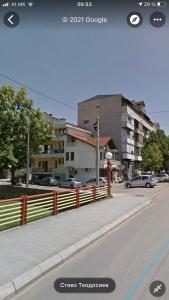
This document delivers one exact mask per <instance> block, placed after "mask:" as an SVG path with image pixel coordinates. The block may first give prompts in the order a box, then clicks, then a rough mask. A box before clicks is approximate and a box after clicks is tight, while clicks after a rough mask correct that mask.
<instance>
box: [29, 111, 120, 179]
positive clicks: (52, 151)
mask: <svg viewBox="0 0 169 300" xmlns="http://www.w3.org/2000/svg"><path fill="white" fill-rule="evenodd" d="M45 118H46V119H47V120H48V121H49V122H50V123H52V124H53V126H54V135H53V137H52V139H51V141H50V143H49V144H48V145H44V146H43V148H42V151H41V153H40V154H36V155H34V156H33V162H32V174H36V175H38V176H39V177H44V176H48V175H49V176H54V177H56V178H58V179H65V178H68V177H76V178H77V179H79V180H80V181H82V182H85V181H86V180H88V179H90V178H93V177H96V138H95V137H94V135H93V132H92V131H90V130H86V129H83V128H80V127H78V126H76V125H73V124H70V123H68V122H66V120H65V119H58V118H56V117H54V116H52V115H51V114H45ZM106 152H112V154H113V157H112V161H111V164H112V168H113V170H114V171H115V170H118V169H119V166H120V161H119V160H118V156H117V149H116V147H115V144H114V142H113V140H112V138H111V137H110V136H109V137H101V138H100V176H106V175H107V174H106V168H107V161H106V159H105V155H106Z"/></svg>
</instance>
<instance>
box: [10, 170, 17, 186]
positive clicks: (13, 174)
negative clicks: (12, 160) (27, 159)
mask: <svg viewBox="0 0 169 300" xmlns="http://www.w3.org/2000/svg"><path fill="white" fill-rule="evenodd" d="M15 171H16V170H15V168H11V184H12V185H14V184H15Z"/></svg>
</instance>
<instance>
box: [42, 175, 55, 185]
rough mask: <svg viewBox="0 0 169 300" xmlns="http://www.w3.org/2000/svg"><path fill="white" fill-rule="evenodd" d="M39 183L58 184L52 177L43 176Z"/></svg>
mask: <svg viewBox="0 0 169 300" xmlns="http://www.w3.org/2000/svg"><path fill="white" fill-rule="evenodd" d="M39 185H47V186H58V185H59V182H58V180H57V179H56V178H54V177H45V178H43V179H41V180H40V181H39Z"/></svg>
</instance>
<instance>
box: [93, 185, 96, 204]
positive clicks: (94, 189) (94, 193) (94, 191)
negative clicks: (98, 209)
mask: <svg viewBox="0 0 169 300" xmlns="http://www.w3.org/2000/svg"><path fill="white" fill-rule="evenodd" d="M92 189H93V202H96V185H93V187H92Z"/></svg>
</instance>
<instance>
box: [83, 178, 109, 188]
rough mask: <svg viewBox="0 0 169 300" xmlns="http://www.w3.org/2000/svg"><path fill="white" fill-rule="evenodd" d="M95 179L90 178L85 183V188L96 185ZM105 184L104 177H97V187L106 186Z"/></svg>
mask: <svg viewBox="0 0 169 300" xmlns="http://www.w3.org/2000/svg"><path fill="white" fill-rule="evenodd" d="M96 181H97V180H96V177H94V178H91V179H89V180H87V181H86V183H85V186H89V185H96ZM106 184H107V180H106V178H105V177H99V185H102V186H104V185H106Z"/></svg>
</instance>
